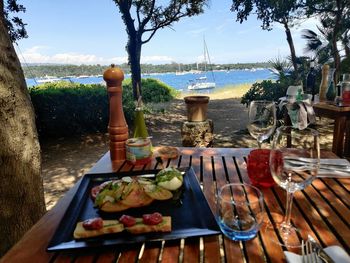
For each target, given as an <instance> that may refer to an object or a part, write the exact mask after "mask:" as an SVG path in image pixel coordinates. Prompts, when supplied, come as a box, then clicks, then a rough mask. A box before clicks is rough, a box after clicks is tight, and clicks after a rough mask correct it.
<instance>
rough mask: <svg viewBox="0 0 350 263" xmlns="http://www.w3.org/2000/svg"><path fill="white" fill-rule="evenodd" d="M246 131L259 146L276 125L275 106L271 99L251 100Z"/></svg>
mask: <svg viewBox="0 0 350 263" xmlns="http://www.w3.org/2000/svg"><path fill="white" fill-rule="evenodd" d="M248 118H249V119H248V127H247V128H248V131H249V133H250V135H251V136H252V137H253V138H254V139H256V140H257V142H258V146H259V148H261V144H262V143H263V141H264V140H266V139H268V138H269V137H270V136H271V135H272V133H273V132H274V130H275V127H276V106H275V103H274V102H273V101H266V100H253V101H251V102H250V104H249V110H248Z"/></svg>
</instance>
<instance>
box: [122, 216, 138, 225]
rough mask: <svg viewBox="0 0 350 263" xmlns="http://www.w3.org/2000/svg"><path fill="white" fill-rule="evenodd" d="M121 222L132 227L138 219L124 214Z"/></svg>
mask: <svg viewBox="0 0 350 263" xmlns="http://www.w3.org/2000/svg"><path fill="white" fill-rule="evenodd" d="M119 222H120V223H122V224H123V225H124V226H126V227H130V226H133V225H135V224H136V219H135V217H132V216H128V215H122V216H121V217H120V218H119Z"/></svg>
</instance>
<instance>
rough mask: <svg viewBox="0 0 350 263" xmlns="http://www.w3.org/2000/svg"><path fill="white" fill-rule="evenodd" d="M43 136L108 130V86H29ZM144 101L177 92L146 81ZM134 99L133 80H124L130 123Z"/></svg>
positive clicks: (170, 95) (171, 97)
mask: <svg viewBox="0 0 350 263" xmlns="http://www.w3.org/2000/svg"><path fill="white" fill-rule="evenodd" d="M29 94H30V96H31V99H32V103H33V106H34V110H35V114H36V125H37V129H38V132H39V135H40V136H41V137H60V136H71V135H79V134H82V133H88V132H106V131H107V125H108V120H109V106H108V95H107V89H106V87H105V86H104V85H101V84H87V85H86V84H78V83H70V82H65V81H62V82H55V83H45V84H41V85H38V86H35V87H31V88H29ZM142 94H143V101H144V102H146V103H148V102H153V103H157V102H164V101H169V100H171V99H173V98H174V96H175V95H176V91H175V90H174V89H173V88H171V87H169V86H167V85H165V84H164V83H162V82H160V81H158V80H154V79H143V80H142ZM134 108H135V104H134V100H133V97H132V88H131V83H130V81H129V80H126V81H124V83H123V110H124V115H125V118H126V120H127V122H128V123H129V124H130V123H132V121H133V116H134Z"/></svg>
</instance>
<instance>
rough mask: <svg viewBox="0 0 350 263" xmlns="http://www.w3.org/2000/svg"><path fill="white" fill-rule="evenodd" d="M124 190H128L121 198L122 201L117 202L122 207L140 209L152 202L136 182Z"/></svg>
mask: <svg viewBox="0 0 350 263" xmlns="http://www.w3.org/2000/svg"><path fill="white" fill-rule="evenodd" d="M126 188H128V189H127V192H126V194H125V195H124V196H123V197H122V200H120V201H119V203H121V204H123V205H126V206H129V207H142V206H148V205H149V204H150V203H152V202H153V200H154V199H153V198H151V197H150V196H148V195H147V194H146V193H145V191H144V190H143V187H142V186H141V185H140V184H139V183H138V182H137V181H133V182H131V183H130V184H129V185H128V187H126Z"/></svg>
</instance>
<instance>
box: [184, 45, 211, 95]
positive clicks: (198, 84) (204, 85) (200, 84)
mask: <svg viewBox="0 0 350 263" xmlns="http://www.w3.org/2000/svg"><path fill="white" fill-rule="evenodd" d="M203 42H204V62H203V63H204V72H205V73H206V72H207V65H208V62H209V65H210V64H211V62H210V57H209V51H208V47H207V44H206V43H205V39H204V38H203ZM211 74H212V77H213V82H209V81H208V79H207V76H206V75H205V76H202V77H199V78H197V79H196V80H194V81H193V80H192V81H191V82H190V84H189V85H188V86H187V88H188V89H189V90H202V89H213V88H215V87H216V83H215V77H214V74H213V71H212V70H211Z"/></svg>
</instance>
